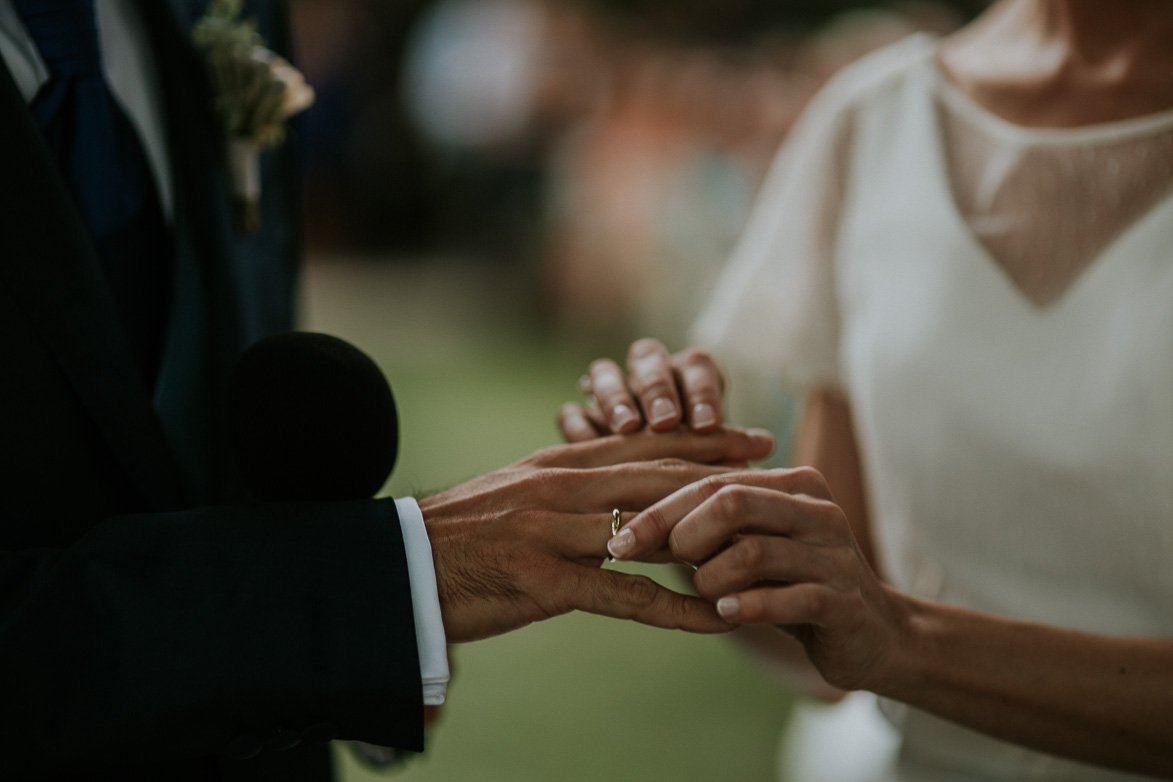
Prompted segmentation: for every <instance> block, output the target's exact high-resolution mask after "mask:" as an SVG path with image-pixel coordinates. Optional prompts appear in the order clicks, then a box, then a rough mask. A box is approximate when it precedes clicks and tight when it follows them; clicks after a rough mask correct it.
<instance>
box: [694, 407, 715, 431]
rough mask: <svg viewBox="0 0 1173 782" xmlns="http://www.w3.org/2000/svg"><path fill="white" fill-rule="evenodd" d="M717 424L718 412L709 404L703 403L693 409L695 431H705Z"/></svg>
mask: <svg viewBox="0 0 1173 782" xmlns="http://www.w3.org/2000/svg"><path fill="white" fill-rule="evenodd" d="M715 423H717V411H716V410H714V409H713V406H712V405H710V404H709V403H707V402H701V403H700V404H699V405H694V406H693V408H692V426H693V428H694V429H705V428H706V427H710V426H712V425H713V424H715Z"/></svg>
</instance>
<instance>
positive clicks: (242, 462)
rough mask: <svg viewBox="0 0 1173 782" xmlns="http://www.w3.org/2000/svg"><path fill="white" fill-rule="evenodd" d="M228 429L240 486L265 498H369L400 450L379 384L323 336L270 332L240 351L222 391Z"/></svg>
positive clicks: (375, 374) (354, 351)
mask: <svg viewBox="0 0 1173 782" xmlns="http://www.w3.org/2000/svg"><path fill="white" fill-rule="evenodd" d="M228 427H229V436H230V438H231V441H232V447H233V451H234V453H235V455H236V459H237V463H238V465H239V467H240V469H241V472H242V473H243V475H244V480H245V485H246V486H247V487H248V489H249V491H250V492H252V494H253V495H254V496H255V497H256V498H257V499H259V500H264V501H270V502H273V501H297V500H350V499H366V498H369V497H371V496H373V495H374V494H375V492H377V491H378V490H379V489H380V488H381V487H382V485H383V483H384V482H385V481H386V480H387V477H388V476H389V475H390V474H391V469H392V468H393V467H394V466H395V457H396V454H397V452H398V450H399V421H398V418H397V416H396V412H395V399H394V397H393V396H392V395H391V386H390V385H388V383H387V379H386V378H385V377H384V376H383V373H382V372H381V371H380V370H379V367H378V366H377V365H376V364H375V362H374V361H372V360H371V358H370V357H369V356H367V355H366V354H365V353H363V352H362V351H361V350H359V349H358V348H356V347H355V346H354V345H351V344H350V343H349V342H346V341H344V340H341V339H338V338H337V337H331V336H329V335H327V334H315V333H312V332H292V333H288V334H275V335H273V336H270V337H265V338H264V339H261V340H259V341H258V342H256V343H255V344H254V345H253V346H252V347H250V348H249V349H248V350H247V351H245V353H244V355H243V356H242V357H241V359H240V361H239V362H238V363H237V366H236V369H235V371H234V373H233V376H232V380H231V383H230V386H229V394H228Z"/></svg>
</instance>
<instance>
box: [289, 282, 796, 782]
mask: <svg viewBox="0 0 1173 782" xmlns="http://www.w3.org/2000/svg"><path fill="white" fill-rule="evenodd" d="M307 288H308V296H307V300H308V304H307V309H306V312H305V316H304V318H303V320H304V325H305V326H306V327H308V328H314V329H319V330H323V331H329V332H331V333H334V334H338V335H339V336H342V337H345V338H347V339H350V340H351V341H353V342H355V343H356V344H358V345H360V346H361V347H363V348H364V349H366V350H367V351H368V352H370V353H371V354H372V355H373V356H374V357H375V359H376V360H377V361H378V362H379V363H380V365H381V366H382V367H383V369H384V370H385V372H386V373H387V375H388V377H389V378H390V379H391V382H392V386H393V388H394V391H395V396H396V399H397V403H398V407H399V411H400V417H401V427H402V428H401V439H400V458H399V464H398V465H397V467H396V470H395V473H394V475H393V476H392V479H391V482H390V484H389V488H388V491H389V492H390V493H391V494H393V495H396V496H401V495H402V494H404V493H415V492H418V491H421V490H422V491H427V490H432V489H438V488H443V487H446V486H449V485H452V484H454V483H457V482H459V481H460V480H463V479H466V478H469V477H472V476H475V475H478V474H481V473H484V472H487V471H490V470H492V469H495V468H497V467H501V466H504V465H505V464H508V463H510V462H512V461H515V460H517V459H519V458H521V457H523V456H525V455H526V454H528V453H530V452H531V451H533V450H534V449H536V448H539V447H542V446H545V445H550V444H553V443H554V442H556V441H557V439H558V436H557V431H556V429H555V426H554V416H555V414H556V412H557V410H558V407H559V406H560V405H561V403H563V402H565V401H567V400H568V399H573V398H575V397H576V395H577V391H576V380H577V378H578V376H579V375H580V374H581V373H582V371H583V368H584V367H585V366H586V364H587V362H588V361H589V360H590V359H591V358H594V357H596V356H597V355H599V351H600V350H601V348H600V345H599V342H598V341H597V340H595V341H590V340H575V339H571V338H568V337H566V336H565V335H557V334H553V335H551V334H542V333H539V332H537V331H536V330H535V329H534V328H533V327H527V326H526V325H525V322H526V320H527V319H526V318H525V317H517V316H509V315H502V313H515V312H519V311H524V309H525V306H524V301H519V296H522V295H523V294H521V293H519V292H518V291H517V290H516V289H515V288H512V287H511V285H510V282H509V281H508V280H502V279H499V277H498V275H496V273H495V272H494V270H492V269H480V270H473V271H462V270H460V269H454V268H449V267H439V268H438V269H427V268H420V267H402V266H394V265H379V266H362V265H358V264H342V263H330V264H318V265H315V266H311V268H310V272H309V274H308V285H307ZM613 347H616V348H618V347H621V346H620V345H616V346H613ZM612 352H613V351H612ZM644 572H649V574H653V575H654V576H655V577H657V578H658V579H659V580H662V581H664V582H665V583H671V582H672V580H673V578H674V574H673V573H671V572H669V571H664V570H658V569H648V570H645V571H644ZM453 662H454V664H455V668H456V674H455V679H454V681H453V683H452V685H451V688H450V690H449V700H448V703H447V705H446V706H445V707H444V710H443V714H442V718H441V721H440V723H439V724H438V725H437V726H436V727H435V729H433V731H432V732H431V734H430V735H429V739H428V752H427V753H426V754H425V755H424V756H422V757H420V758H417V759H415V760H413V761H412V762H411V764H410V765H409V766H408V767H407V768H406V769H405V770H403V771H402V772H400V773H399V774H398V776H399V777H400V778H402V779H405V780H412V781H413V782H429V781H431V780H446V781H448V782H457V781H460V782H464V781H466V780H467V781H469V782H472V781H476V780H479V781H482V782H498V781H499V782H506V781H509V782H529V781H530V780H567V781H568V782H574V781H575V780H602V779H615V780H647V781H648V782H654V781H655V780H664V781H665V782H669V781H671V782H688V781H689V780H704V781H705V782H710V781H712V780H751V781H752V780H763V781H765V780H771V779H773V778H774V768H775V750H776V746H777V740H778V735H779V732H780V730H781V727H782V725H783V723H784V722H785V719H786V716H787V714H788V712H789V706H790V696H789V695H788V694H787V693H786V692H785V691H783V690H781V689H779V688H778V687H776V686H775V685H773V684H772V683H770V682H769V681H768V680H766V679H765V678H764V677H763V676H762V675H761V674H760V673H759V672H758V671H757V670H756V669H754V668H753V667H752V666H751V665H750V664H749V663H748V662H747V661H746V660H745V659H743V658H742V656H741V654H740V653H739V652H738V650H737V649H736V648H735V647H734V646H733V645H732V643H731V642H730V641H729V640H728V639H725V638H719V637H701V636H691V635H688V634H685V633H680V632H669V631H663V630H655V629H651V628H647V627H643V626H641V625H638V624H635V623H631V622H618V621H614V620H608V619H603V618H600V617H594V616H589V615H581V614H575V615H570V616H565V617H559V618H557V619H554V620H551V621H549V622H545V623H541V624H538V625H533V626H530V627H527V628H524V629H522V630H520V631H517V632H515V633H512V634H509V635H506V636H502V637H499V638H494V639H489V640H486V641H481V642H478V643H475V644H469V645H464V646H461V647H459V648H457V649H455V651H454V654H453ZM339 762H340V767H341V769H342V779H344V780H347V781H348V782H360V781H362V780H369V779H376V778H380V776H379V775H378V774H376V773H374V772H370V771H367V770H366V769H364V768H362V767H360V766H358V765H357V764H356V763H355V762H354V761H353V760H352V759H351V758H350V757H349V755H348V753H339Z"/></svg>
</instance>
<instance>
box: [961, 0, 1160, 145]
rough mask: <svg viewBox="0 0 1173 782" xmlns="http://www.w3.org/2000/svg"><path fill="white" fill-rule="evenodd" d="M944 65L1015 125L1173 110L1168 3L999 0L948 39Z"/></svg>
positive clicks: (1073, 123)
mask: <svg viewBox="0 0 1173 782" xmlns="http://www.w3.org/2000/svg"><path fill="white" fill-rule="evenodd" d="M940 63H941V67H942V69H943V70H944V71H945V73H946V75H947V76H948V77H949V78H950V79H951V80H952V81H953V82H954V83H956V84H957V85H958V86H959V87H961V89H962V90H964V91H965V92H967V93H969V94H970V95H971V96H972V97H973V98H974V99H975V100H977V101H978V102H979V103H981V104H983V105H984V106H986V107H987V108H988V109H990V110H991V111H993V112H994V113H995V114H998V115H1000V116H1002V117H1004V118H1006V119H1008V120H1010V121H1012V122H1016V123H1018V124H1021V125H1028V126H1039V127H1072V126H1078V125H1087V124H1094V123H1099V122H1111V121H1114V120H1120V119H1126V118H1130V117H1136V116H1142V115H1145V114H1152V113H1155V112H1158V111H1162V110H1164V109H1169V108H1173V2H1170V0H1117V1H1116V2H1111V3H1109V2H1104V0H1001V2H998V3H995V4H994V5H993V6H992V7H991V8H990V10H989V11H987V12H986V13H985V14H983V15H982V16H981V17H980V18H979V19H977V20H976V21H975V22H974V23H973V24H971V25H969V26H968V27H966V28H964V29H963V30H961V31H959V32H958V33H956V34H955V35H953V36H950V37H949V38H947V39H946V40H945V41H944V43H943V44H942V46H941V52H940Z"/></svg>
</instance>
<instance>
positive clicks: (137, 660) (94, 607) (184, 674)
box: [0, 500, 423, 776]
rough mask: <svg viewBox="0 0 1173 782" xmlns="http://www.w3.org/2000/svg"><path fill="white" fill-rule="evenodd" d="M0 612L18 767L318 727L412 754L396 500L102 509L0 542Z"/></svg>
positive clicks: (412, 644) (1, 742)
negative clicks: (73, 537)
mask: <svg viewBox="0 0 1173 782" xmlns="http://www.w3.org/2000/svg"><path fill="white" fill-rule="evenodd" d="M0 608H2V609H3V613H2V614H0V752H2V754H3V757H4V765H5V767H6V768H8V769H10V770H13V771H18V772H23V773H26V774H27V773H41V772H50V771H58V770H70V769H73V768H90V767H94V766H98V767H100V766H102V765H107V764H108V765H115V764H118V765H121V764H125V762H126V759H127V757H135V758H140V759H142V760H144V761H149V760H152V759H156V758H160V759H161V758H168V757H172V758H173V757H177V756H185V755H189V756H195V755H206V754H213V753H218V752H225V751H228V752H232V751H239V750H240V748H241V747H242V746H244V747H247V746H248V745H249V743H250V741H252V742H258V743H259V745H263V744H264V742H266V741H268V740H270V739H271V738H272V737H274V736H275V735H276V734H279V733H281V734H284V735H296V734H297V733H298V732H299V731H307V729H309V728H311V727H315V729H316V730H317V731H318V733H321V732H322V731H321V727H322V726H323V725H325V726H327V730H328V729H329V728H330V727H335V726H336V728H337V734H338V737H340V738H352V739H360V740H363V741H368V742H371V743H376V744H382V745H388V746H395V747H400V748H404V749H412V750H420V749H422V745H423V724H422V720H423V707H422V692H421V684H420V665H419V657H418V652H417V647H416V639H415V631H414V624H413V616H412V604H411V594H410V589H409V581H408V570H407V563H406V559H405V555H404V549H403V540H402V533H401V531H400V526H399V524H398V519H397V516H396V512H395V507H394V504H393V502H392V501H391V500H366V501H356V502H345V503H295V504H274V505H253V506H241V507H228V508H208V509H200V510H193V511H185V512H178V513H171V514H150V515H146V514H144V515H134V516H122V517H117V518H112V519H108V520H106V521H104V522H102V523H100V524H98V525H97V526H95V527H94V528H93V529H92V530H91V531H90V532H89V533H88V534H86V535H85V536H84V537H82V538H81V539H80V540H78V542H77V543H75V544H74V545H72V546H70V547H69V548H67V549H62V550H44V549H42V550H36V551H22V552H0ZM242 742H243V744H242ZM234 748H235V749H234ZM18 776H19V773H18Z"/></svg>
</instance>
